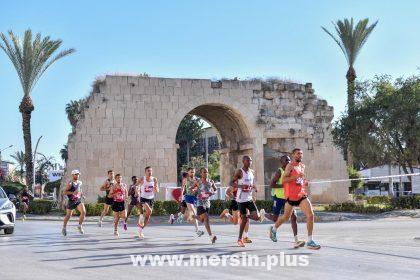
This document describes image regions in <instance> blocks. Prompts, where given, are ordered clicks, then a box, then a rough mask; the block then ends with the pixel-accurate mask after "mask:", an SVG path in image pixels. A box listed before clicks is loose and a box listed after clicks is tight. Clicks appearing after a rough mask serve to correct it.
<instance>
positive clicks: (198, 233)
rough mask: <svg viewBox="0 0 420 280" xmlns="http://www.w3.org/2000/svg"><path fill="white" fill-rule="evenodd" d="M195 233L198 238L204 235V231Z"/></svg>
mask: <svg viewBox="0 0 420 280" xmlns="http://www.w3.org/2000/svg"><path fill="white" fill-rule="evenodd" d="M195 233H196V234H197V237H200V236H202V235H203V234H204V231H202V230H197V231H196V232H195Z"/></svg>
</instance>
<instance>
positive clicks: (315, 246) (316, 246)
mask: <svg viewBox="0 0 420 280" xmlns="http://www.w3.org/2000/svg"><path fill="white" fill-rule="evenodd" d="M306 247H307V248H308V249H312V250H319V249H321V245H319V244H318V243H316V242H315V241H313V240H312V241H309V242H307V243H306Z"/></svg>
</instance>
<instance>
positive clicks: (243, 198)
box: [236, 168, 254, 203]
mask: <svg viewBox="0 0 420 280" xmlns="http://www.w3.org/2000/svg"><path fill="white" fill-rule="evenodd" d="M241 171H242V178H241V179H239V180H238V192H237V193H236V201H237V202H240V203H242V202H247V201H251V200H252V185H254V173H253V171H252V170H251V169H248V172H245V171H244V170H243V169H242V168H241Z"/></svg>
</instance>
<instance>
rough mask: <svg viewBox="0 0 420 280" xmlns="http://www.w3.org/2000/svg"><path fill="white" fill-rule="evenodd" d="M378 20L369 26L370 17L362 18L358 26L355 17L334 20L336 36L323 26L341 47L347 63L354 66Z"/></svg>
mask: <svg viewBox="0 0 420 280" xmlns="http://www.w3.org/2000/svg"><path fill="white" fill-rule="evenodd" d="M377 23H378V21H376V22H375V23H373V24H372V25H370V26H368V24H369V19H367V18H366V19H363V20H360V21H359V22H358V23H357V24H356V26H355V25H354V20H353V18H351V19H350V20H349V19H344V20H338V21H337V22H335V23H334V22H333V26H334V29H335V33H336V36H334V35H333V34H332V33H331V32H330V31H328V30H327V29H326V28H325V27H321V28H322V29H323V30H324V31H325V32H326V33H327V34H328V35H329V36H330V37H331V38H332V39H334V41H335V42H336V43H337V45H338V46H339V47H340V49H341V51H342V52H343V54H344V56H345V57H346V60H347V63H348V65H349V66H350V67H352V66H353V65H354V63H355V61H356V59H357V56H358V54H359V53H360V50H361V49H362V47H363V45H364V44H365V43H366V41H367V38H368V37H369V35H370V34H371V33H372V31H373V29H374V28H375V27H376V25H377Z"/></svg>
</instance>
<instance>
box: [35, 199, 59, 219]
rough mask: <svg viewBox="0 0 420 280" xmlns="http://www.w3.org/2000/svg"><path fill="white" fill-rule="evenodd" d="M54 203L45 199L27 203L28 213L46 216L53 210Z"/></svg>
mask: <svg viewBox="0 0 420 280" xmlns="http://www.w3.org/2000/svg"><path fill="white" fill-rule="evenodd" d="M53 204H54V202H53V201H52V200H46V199H35V200H31V201H29V213H32V214H40V215H43V214H48V213H49V212H51V210H52V208H53Z"/></svg>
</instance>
